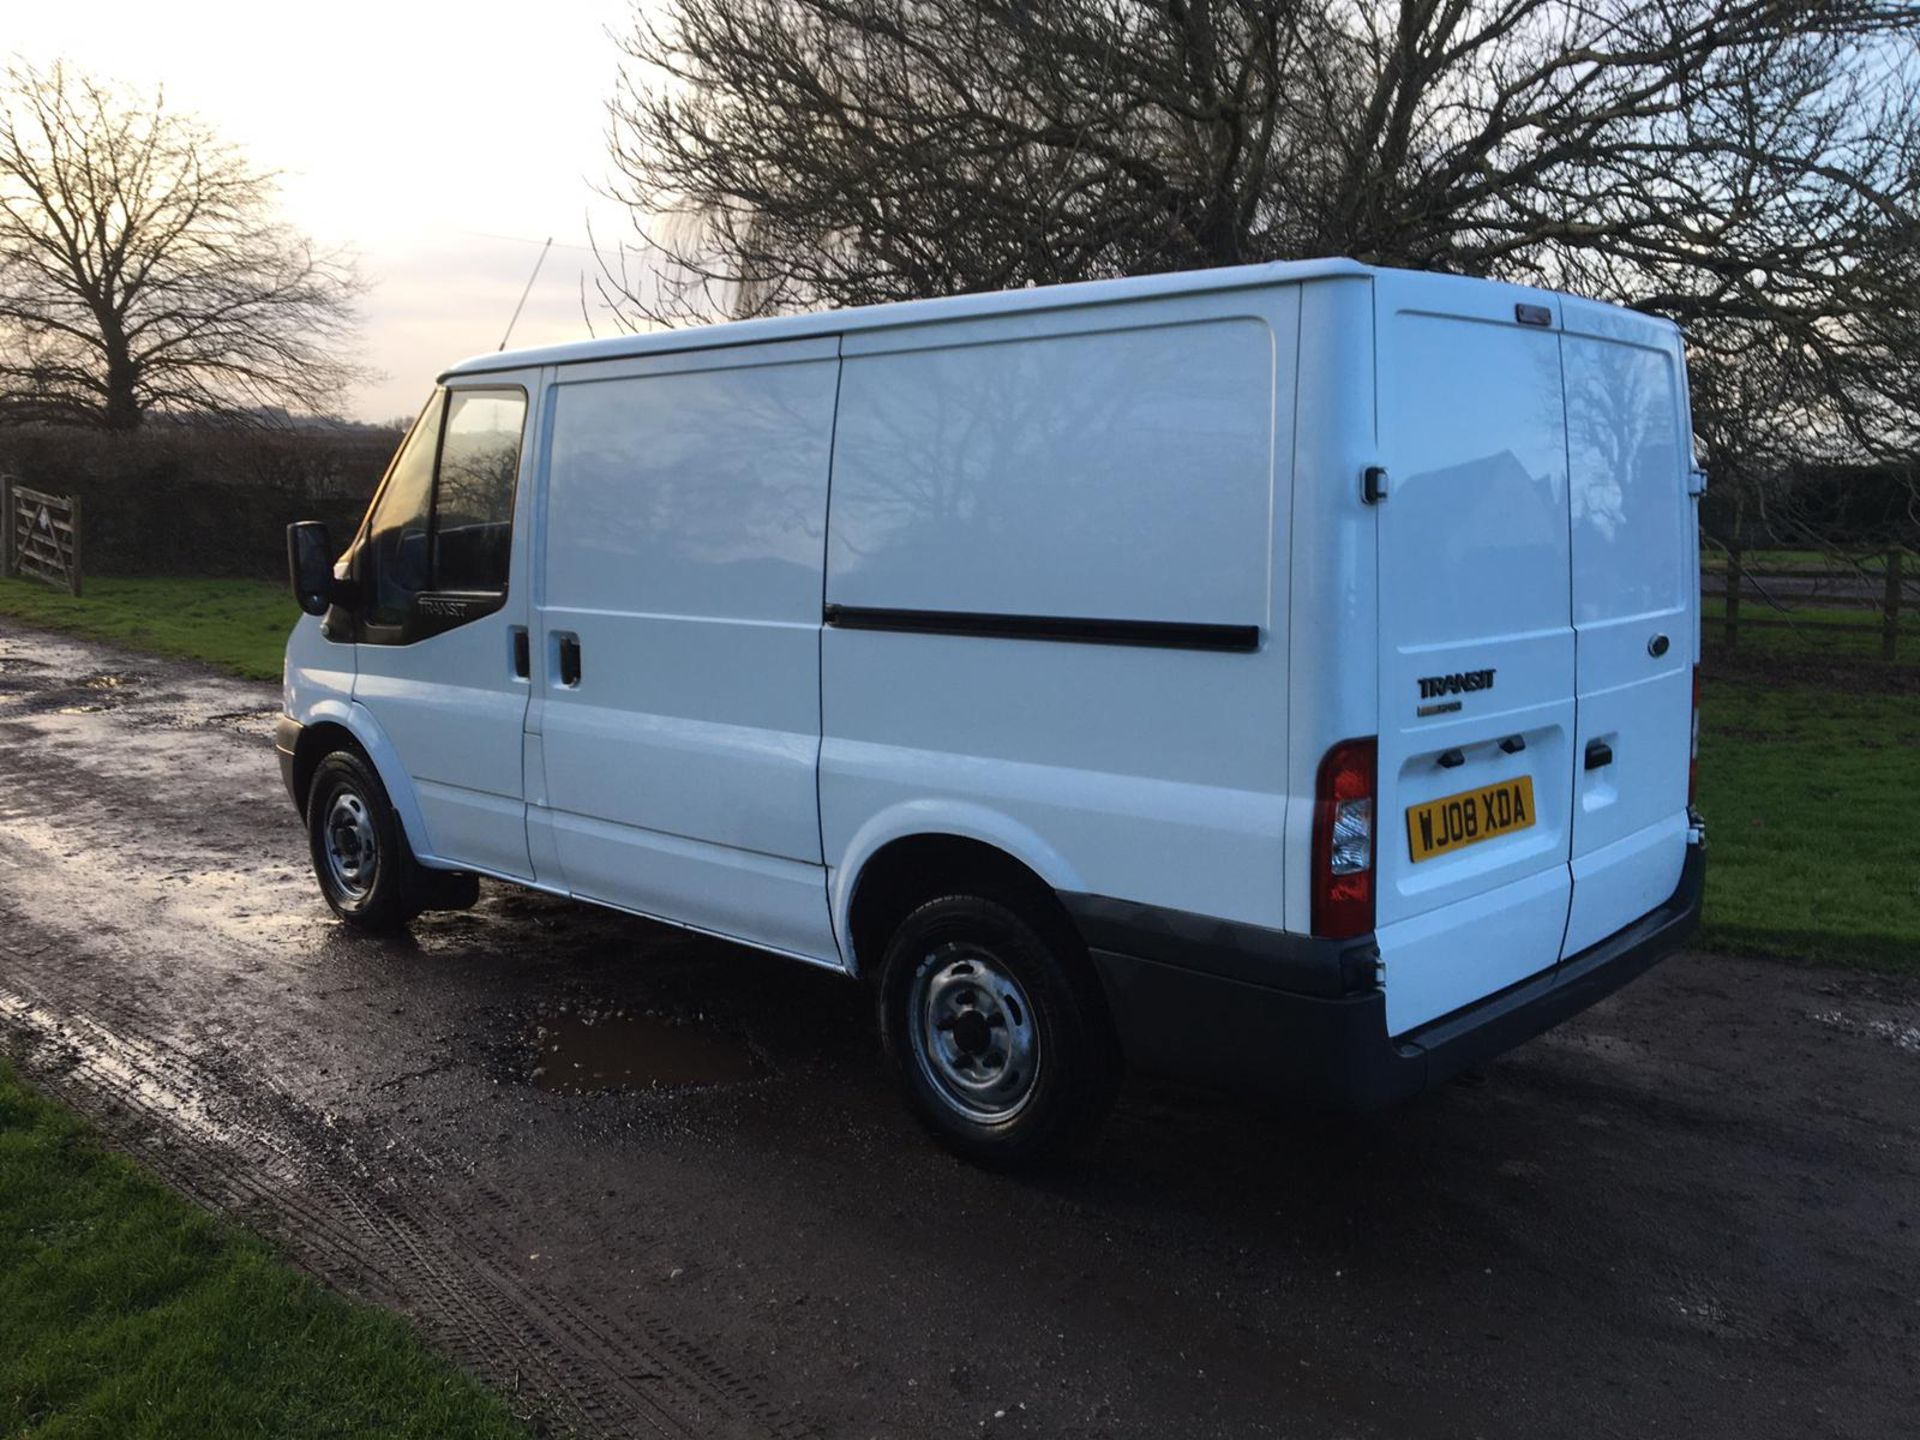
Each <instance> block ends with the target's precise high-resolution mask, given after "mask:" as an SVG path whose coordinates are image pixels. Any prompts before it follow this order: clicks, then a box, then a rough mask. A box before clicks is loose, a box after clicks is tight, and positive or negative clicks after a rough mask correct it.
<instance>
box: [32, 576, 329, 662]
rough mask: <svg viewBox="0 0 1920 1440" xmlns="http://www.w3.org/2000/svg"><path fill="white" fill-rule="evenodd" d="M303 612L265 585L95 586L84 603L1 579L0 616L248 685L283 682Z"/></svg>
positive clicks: (279, 588)
mask: <svg viewBox="0 0 1920 1440" xmlns="http://www.w3.org/2000/svg"><path fill="white" fill-rule="evenodd" d="M299 613H300V612H299V609H298V607H296V606H295V605H294V603H293V597H292V596H291V595H289V594H288V593H287V587H286V586H285V585H270V584H267V583H266V582H264V581H260V580H175V579H151V580H111V579H100V580H88V581H87V582H86V583H85V584H84V585H83V586H82V593H81V594H80V596H79V597H78V598H77V599H76V598H75V597H74V596H71V595H69V594H67V593H66V592H65V591H64V590H55V589H54V588H53V587H51V586H49V585H45V584H42V583H41V582H40V581H38V580H24V579H17V578H16V579H11V580H0V615H11V616H14V617H15V618H17V619H20V620H26V621H29V622H30V623H32V624H35V625H46V626H50V627H52V628H54V629H59V630H69V631H72V632H73V633H74V634H76V635H86V636H89V637H91V638H93V639H97V640H111V641H115V642H117V643H119V644H122V645H129V646H132V647H133V648H135V649H138V650H146V651H149V652H151V653H152V654H155V655H167V656H171V657H173V658H175V659H181V660H204V661H206V662H207V663H208V664H211V665H216V666H218V667H219V668H220V669H222V670H225V671H228V672H229V673H231V674H234V675H239V676H242V677H243V678H245V679H248V680H278V679H279V678H280V658H281V654H282V652H283V651H284V650H285V649H286V644H287V632H288V631H289V630H291V629H292V628H293V622H294V621H295V620H296V619H297V618H299Z"/></svg>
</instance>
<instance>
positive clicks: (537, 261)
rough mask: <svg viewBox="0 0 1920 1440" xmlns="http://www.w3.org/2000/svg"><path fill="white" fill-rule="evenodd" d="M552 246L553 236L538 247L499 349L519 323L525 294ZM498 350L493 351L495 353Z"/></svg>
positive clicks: (524, 303)
mask: <svg viewBox="0 0 1920 1440" xmlns="http://www.w3.org/2000/svg"><path fill="white" fill-rule="evenodd" d="M552 248H553V237H552V236H551V235H549V236H548V237H547V243H546V244H544V245H542V246H541V247H540V253H539V255H537V256H536V257H535V258H534V262H533V273H532V274H531V275H529V276H527V288H526V289H524V290H522V291H521V292H520V303H519V304H518V305H516V306H514V307H513V318H512V319H511V320H509V321H507V333H506V334H505V335H502V336H501V337H500V350H504V349H506V348H507V341H508V339H509V338H511V337H512V335H513V327H514V326H516V325H518V324H519V323H520V312H521V311H522V310H524V309H526V307H527V296H529V295H531V294H532V293H533V282H534V281H536V280H538V279H539V278H540V267H541V266H542V265H543V264H545V263H546V259H547V251H549V250H551V249H552ZM500 350H496V351H494V353H495V354H496V355H497V354H499V353H500Z"/></svg>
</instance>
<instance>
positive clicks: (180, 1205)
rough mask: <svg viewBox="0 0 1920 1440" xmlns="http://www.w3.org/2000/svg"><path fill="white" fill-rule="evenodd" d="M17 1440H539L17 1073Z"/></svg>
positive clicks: (6, 1396) (8, 1197)
mask: <svg viewBox="0 0 1920 1440" xmlns="http://www.w3.org/2000/svg"><path fill="white" fill-rule="evenodd" d="M0 1434H4V1435H9V1436H17V1437H20V1440H54V1437H67V1436H95V1435H98V1436H108V1435H111V1436H115V1437H162V1436H164V1437H175V1436H178V1437H189V1436H190V1437H195V1440H198V1437H202V1436H226V1435H272V1436H279V1437H295V1436H343V1437H344V1436H373V1435H378V1436H393V1437H413V1436H418V1437H422V1440H425V1437H429V1436H432V1437H444V1436H452V1435H458V1436H461V1437H469V1436H471V1437H474V1440H491V1437H499V1440H509V1437H517V1440H525V1437H526V1434H527V1432H526V1431H525V1430H523V1429H522V1428H521V1427H520V1425H519V1424H518V1423H517V1422H516V1421H515V1420H514V1419H513V1417H512V1415H511V1414H510V1413H509V1412H508V1411H507V1409H506V1406H505V1405H504V1404H503V1403H502V1402H501V1401H500V1400H499V1399H498V1398H497V1397H495V1396H494V1395H492V1394H490V1393H488V1392H487V1391H486V1390H485V1389H483V1388H482V1387H481V1386H480V1385H479V1384H478V1383H477V1382H476V1381H474V1380H472V1379H470V1378H468V1377H467V1376H465V1375H462V1374H460V1373H459V1372H458V1371H456V1370H455V1369H453V1368H452V1367H451V1366H450V1365H448V1364H447V1363H446V1362H445V1361H443V1360H441V1359H439V1358H438V1357H437V1356H435V1355H434V1354H433V1353H432V1352H431V1351H430V1350H428V1349H427V1347H426V1346H425V1345H424V1344H423V1343H422V1342H421V1341H420V1340H419V1338H418V1337H417V1336H415V1335H414V1333H413V1332H412V1331H411V1330H410V1329H409V1328H408V1327H407V1326H406V1324H405V1323H404V1322H403V1321H401V1320H399V1319H398V1318H396V1317H394V1316H392V1315H389V1314H387V1313H386V1312H385V1311H381V1310H376V1309H373V1308H371V1307H367V1306H361V1305H354V1304H350V1303H349V1302H347V1301H345V1300H343V1299H341V1298H340V1297H338V1296H336V1295H333V1294H331V1293H329V1292H328V1291H326V1290H323V1289H321V1288H320V1287H319V1286H318V1285H316V1284H315V1283H314V1282H313V1281H311V1280H309V1279H307V1278H306V1277H305V1276H303V1275H300V1274H299V1273H298V1272H296V1271H294V1270H292V1269H290V1268H288V1267H287V1266H286V1265H285V1264H283V1263H282V1262H280V1261H279V1260H277V1259H276V1258H275V1257H274V1256H273V1254H272V1253H271V1252H270V1251H269V1250H268V1249H267V1247H266V1246H265V1245H263V1244H262V1243H261V1242H259V1241H258V1240H255V1239H253V1238H251V1237H250V1236H247V1235H245V1234H243V1233H241V1232H239V1231H237V1230H235V1229H233V1228H232V1227H231V1226H229V1225H226V1224H224V1223H222V1222H220V1221H217V1220H215V1219H213V1218H211V1217H209V1216H207V1215H204V1214H202V1213H201V1212H200V1211H198V1210H196V1209H194V1208H193V1207H192V1206H190V1205H189V1204H188V1203H187V1202H186V1201H184V1200H182V1199H180V1198H179V1197H177V1196H175V1195H173V1194H172V1193H171V1192H169V1191H167V1190H166V1189H165V1188H163V1187H162V1186H161V1185H160V1184H159V1183H158V1182H157V1181H154V1180H152V1179H150V1178H149V1177H147V1176H146V1175H144V1174H142V1173H141V1172H140V1171H139V1170H137V1169H136V1168H135V1167H134V1166H133V1165H132V1164H130V1163H129V1162H127V1161H126V1160H124V1159H122V1158H121V1157H119V1156H117V1155H113V1154H109V1153H108V1152H106V1151H105V1150H103V1149H101V1148H100V1147H99V1146H98V1145H96V1144H95V1143H94V1142H93V1141H92V1140H91V1139H90V1138H89V1137H88V1135H87V1133H86V1131H85V1128H84V1127H83V1126H82V1125H81V1124H80V1122H79V1121H78V1120H77V1119H75V1117H73V1116H72V1115H71V1114H69V1113H68V1112H67V1111H65V1110H64V1109H62V1108H60V1107H59V1106H56V1105H54V1104H53V1103H51V1102H50V1101H48V1100H45V1099H43V1098H41V1097H40V1096H38V1095H35V1094H34V1093H32V1092H31V1091H29V1090H28V1089H27V1088H26V1087H25V1086H24V1085H22V1084H21V1083H20V1080H19V1078H18V1077H17V1076H16V1075H15V1074H14V1073H13V1071H12V1069H11V1068H10V1067H9V1066H7V1064H6V1063H5V1062H4V1061H0Z"/></svg>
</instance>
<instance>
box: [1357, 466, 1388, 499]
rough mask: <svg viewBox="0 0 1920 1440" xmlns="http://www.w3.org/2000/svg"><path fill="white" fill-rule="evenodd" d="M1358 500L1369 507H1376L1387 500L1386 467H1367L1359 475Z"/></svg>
mask: <svg viewBox="0 0 1920 1440" xmlns="http://www.w3.org/2000/svg"><path fill="white" fill-rule="evenodd" d="M1360 498H1361V499H1362V500H1364V501H1366V502H1367V504H1369V505H1378V504H1379V503H1380V502H1381V501H1382V500H1385V499H1386V498H1387V467H1386V466H1384V465H1369V466H1368V467H1367V468H1366V469H1365V470H1363V471H1362V472H1361V474H1360Z"/></svg>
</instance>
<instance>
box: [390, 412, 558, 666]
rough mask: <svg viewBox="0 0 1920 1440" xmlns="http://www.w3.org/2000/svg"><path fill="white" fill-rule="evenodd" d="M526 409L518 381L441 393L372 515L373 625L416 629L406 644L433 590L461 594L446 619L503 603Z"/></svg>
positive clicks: (439, 616)
mask: <svg viewBox="0 0 1920 1440" xmlns="http://www.w3.org/2000/svg"><path fill="white" fill-rule="evenodd" d="M526 413H527V397H526V392H525V391H522V390H518V389H511V390H508V389H500V390H454V391H447V390H436V391H435V392H434V396H433V399H432V400H431V401H429V402H428V404H427V408H426V409H425V410H424V411H423V412H422V413H421V416H420V419H419V420H418V421H416V422H415V424H414V427H413V430H412V432H411V433H410V434H409V435H408V436H407V439H406V443H405V444H404V445H402V446H401V449H400V453H399V455H398V456H397V457H396V458H395V460H394V462H393V468H392V469H391V470H390V471H389V472H388V475H387V483H386V487H385V489H383V490H382V491H381V493H380V498H379V500H378V501H377V502H376V503H375V505H374V509H373V514H372V515H371V517H369V519H368V522H367V538H366V544H365V546H364V548H363V549H362V551H361V571H360V578H361V582H362V585H363V588H364V594H365V596H366V599H365V602H364V609H363V611H362V618H363V620H364V621H365V623H366V625H368V626H370V627H384V628H388V629H392V628H396V627H408V634H407V635H406V636H405V637H403V642H402V643H404V640H405V639H411V638H417V636H416V634H415V633H414V632H415V631H416V630H417V626H418V623H419V617H418V616H417V615H416V613H415V612H416V606H415V604H414V602H415V600H416V599H417V598H418V597H419V596H420V595H421V594H422V593H424V592H435V593H439V594H442V595H446V596H448V597H449V598H453V597H459V599H460V600H461V602H462V603H461V604H460V606H459V608H458V609H457V610H451V611H450V610H447V609H446V608H445V607H444V606H443V607H441V608H440V609H439V610H436V612H435V618H436V620H438V621H444V620H446V619H449V618H454V623H462V622H463V621H465V620H468V619H477V618H478V617H479V616H481V615H485V614H489V613H491V612H492V611H493V610H497V609H499V607H500V603H501V601H502V600H503V599H504V597H505V595H506V591H507V563H508V556H509V554H510V551H511V542H512V537H513V494H514V487H515V482H516V481H517V479H518V477H519V473H520V441H521V431H522V429H523V427H524V425H525V422H526ZM489 602H491V603H489ZM455 617H457V618H455ZM439 628H444V625H441V626H440V627H439Z"/></svg>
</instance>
